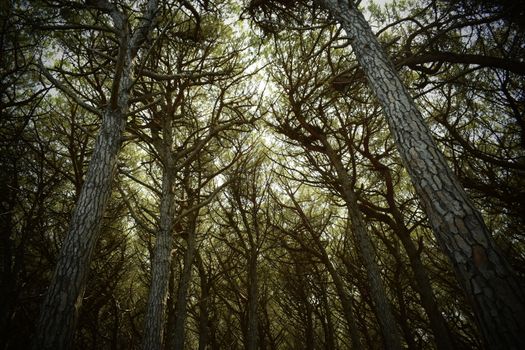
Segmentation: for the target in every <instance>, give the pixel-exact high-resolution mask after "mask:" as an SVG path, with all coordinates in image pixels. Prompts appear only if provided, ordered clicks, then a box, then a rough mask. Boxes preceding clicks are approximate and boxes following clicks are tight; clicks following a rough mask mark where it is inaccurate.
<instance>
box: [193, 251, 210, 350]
mask: <svg viewBox="0 0 525 350" xmlns="http://www.w3.org/2000/svg"><path fill="white" fill-rule="evenodd" d="M195 262H196V264H197V269H198V270H199V279H200V282H201V283H200V289H201V293H200V294H201V295H200V300H199V350H204V349H206V346H207V345H208V342H209V338H210V337H209V334H210V327H209V323H210V317H209V298H210V288H211V284H210V283H209V282H208V275H207V274H206V270H205V269H204V264H203V263H202V258H201V256H200V254H199V253H198V252H197V253H196V255H195Z"/></svg>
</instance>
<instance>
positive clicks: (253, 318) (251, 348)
mask: <svg viewBox="0 0 525 350" xmlns="http://www.w3.org/2000/svg"><path fill="white" fill-rule="evenodd" d="M257 289H258V275H257V251H255V248H252V251H250V256H249V258H248V327H247V332H246V338H247V339H246V349H247V350H257V344H258V337H259V335H258V328H259V326H258V315H257V304H258V294H259V293H258V290H257Z"/></svg>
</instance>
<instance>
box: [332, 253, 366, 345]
mask: <svg viewBox="0 0 525 350" xmlns="http://www.w3.org/2000/svg"><path fill="white" fill-rule="evenodd" d="M323 249H324V247H323ZM322 256H323V262H324V264H325V266H326V268H327V270H328V273H329V274H330V276H331V277H332V280H333V281H334V285H335V291H336V292H337V296H338V297H339V300H341V305H342V306H343V315H344V317H345V320H346V323H347V326H348V331H349V333H350V341H351V342H352V349H354V350H360V349H363V345H362V344H361V340H360V339H359V332H358V330H357V324H356V321H355V315H354V310H353V306H352V300H351V299H350V296H349V295H348V294H347V293H346V291H345V286H344V283H343V280H342V279H341V276H339V273H338V272H337V271H336V270H335V268H334V266H333V265H332V262H331V261H330V258H329V257H328V255H327V254H326V251H324V252H322Z"/></svg>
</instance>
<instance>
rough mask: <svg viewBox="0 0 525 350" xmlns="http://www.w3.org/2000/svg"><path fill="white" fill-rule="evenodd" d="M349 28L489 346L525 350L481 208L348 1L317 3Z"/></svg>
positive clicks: (511, 284)
mask: <svg viewBox="0 0 525 350" xmlns="http://www.w3.org/2000/svg"><path fill="white" fill-rule="evenodd" d="M317 2H318V3H319V4H320V5H321V6H323V7H324V8H326V9H327V10H328V11H329V12H330V13H331V14H332V16H333V17H334V18H335V19H336V20H337V21H338V22H339V23H340V24H341V25H342V26H343V28H344V29H345V31H346V33H347V35H348V37H349V40H350V43H351V45H352V47H353V49H354V52H355V55H356V57H357V60H358V62H359V64H360V66H361V67H362V69H363V70H364V72H365V74H366V76H367V80H368V84H369V86H370V87H371V89H372V90H373V91H374V93H375V95H376V96H377V98H378V100H379V102H380V104H381V106H382V107H383V110H384V113H385V116H386V118H387V122H388V124H389V127H390V131H391V132H392V134H393V136H394V139H395V141H396V144H397V147H398V150H399V152H400V155H401V158H402V160H403V163H404V165H405V167H406V169H407V171H408V173H409V175H410V177H411V180H412V182H413V184H414V187H415V189H416V191H417V193H418V195H419V198H420V200H421V203H422V205H423V207H424V209H425V211H426V213H427V216H428V218H429V221H430V224H431V226H432V228H433V231H434V234H435V236H436V240H437V242H438V243H439V245H440V246H441V248H442V249H443V251H444V252H445V254H446V255H447V256H448V257H449V259H450V261H451V262H452V265H453V267H454V270H455V273H456V276H457V278H458V280H459V282H460V284H461V286H462V288H463V290H464V291H465V293H466V295H467V296H468V298H469V299H470V301H471V303H472V307H473V310H474V314H475V316H476V319H477V322H478V324H479V327H480V330H481V333H482V334H483V337H484V339H485V343H486V346H487V347H488V348H490V349H523V348H525V337H523V334H525V305H524V302H525V297H524V293H523V290H522V288H521V286H520V285H519V283H518V282H517V280H516V277H515V273H514V271H513V270H512V268H511V267H510V265H509V264H508V262H507V261H506V260H505V258H504V256H503V255H502V254H501V253H500V252H499V251H498V249H497V247H496V245H495V243H494V241H493V239H492V237H491V234H490V232H489V231H488V229H487V227H486V226H485V224H484V222H483V219H482V217H481V215H480V213H479V212H478V211H477V209H476V208H475V207H474V205H473V204H472V203H471V201H470V200H469V198H468V196H467V194H466V192H465V191H464V189H463V188H462V186H461V184H460V182H459V180H458V179H457V178H456V177H455V176H454V174H453V173H452V171H451V169H450V168H449V166H448V165H447V163H446V161H445V159H444V157H443V155H442V154H441V153H440V151H439V150H438V148H437V146H436V144H435V142H434V140H433V138H432V136H431V133H430V130H429V129H428V127H427V126H426V125H425V123H424V120H423V118H422V116H421V113H420V112H419V110H418V109H417V107H416V105H415V103H414V101H413V99H412V98H411V96H410V94H409V93H408V91H407V90H406V88H405V87H404V86H403V83H402V82H401V80H400V78H399V76H398V74H397V72H396V70H395V68H394V66H393V65H392V63H391V62H390V60H389V58H388V57H387V56H386V54H385V53H384V50H383V48H382V47H381V45H380V43H379V42H378V40H377V38H376V37H375V35H374V34H373V32H372V30H371V28H370V25H369V24H368V23H367V22H366V20H365V18H364V17H363V15H362V14H361V13H360V12H359V11H358V10H357V9H355V8H353V7H352V6H350V5H349V3H348V2H341V1H337V0H317Z"/></svg>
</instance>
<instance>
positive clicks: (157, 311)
mask: <svg viewBox="0 0 525 350" xmlns="http://www.w3.org/2000/svg"><path fill="white" fill-rule="evenodd" d="M170 158H171V157H170ZM172 163H173V162H172V161H171V162H170V161H168V162H166V164H164V173H163V175H162V197H161V203H160V223H159V231H158V233H157V237H156V242H155V251H154V256H153V261H152V263H151V270H152V272H151V275H152V276H151V287H150V292H149V297H148V304H147V307H146V316H145V318H144V339H143V347H142V348H143V349H144V350H160V349H161V348H162V342H163V333H164V323H165V322H164V321H165V320H164V318H165V314H166V302H167V299H168V284H169V277H170V267H171V257H172V254H171V250H172V247H173V226H174V216H175V204H174V201H175V193H174V180H175V176H174V174H173V173H174V167H173V164H172Z"/></svg>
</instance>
